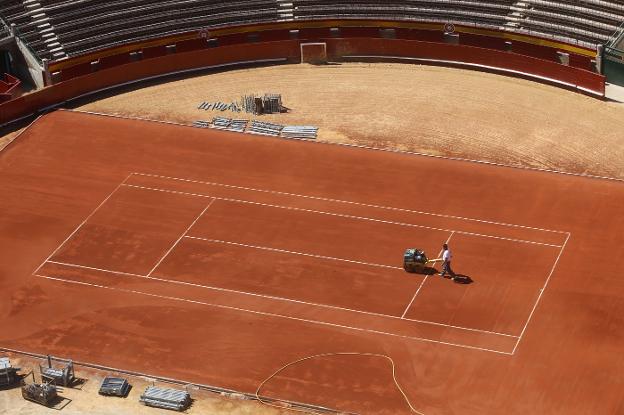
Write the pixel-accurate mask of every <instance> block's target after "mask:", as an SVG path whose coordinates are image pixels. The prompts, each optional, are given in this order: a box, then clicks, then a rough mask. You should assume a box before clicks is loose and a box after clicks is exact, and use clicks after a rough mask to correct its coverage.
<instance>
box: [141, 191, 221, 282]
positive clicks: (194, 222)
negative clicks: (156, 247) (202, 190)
mask: <svg viewBox="0 0 624 415" xmlns="http://www.w3.org/2000/svg"><path fill="white" fill-rule="evenodd" d="M214 201H215V199H214V198H213V199H212V200H211V201H210V203H208V205H207V206H206V207H205V208H204V210H202V211H201V213H200V214H199V215H198V216H197V217H196V218H195V220H194V221H193V222H192V223H191V224H190V225H189V226H188V228H186V229H185V230H184V233H183V234H182V235H180V237H179V238H178V239H177V240H176V241H175V243H174V244H173V245H172V246H171V248H169V250H168V251H167V252H165V255H163V256H162V258H160V260H159V261H158V262H157V263H156V265H154V268H152V269H151V270H150V272H148V273H147V276H148V277H149V276H150V275H152V273H153V272H154V271H155V270H156V268H158V266H159V265H160V264H161V263H162V262H163V261H164V260H165V258H167V256H168V255H169V254H170V253H171V251H173V249H174V248H175V247H176V246H177V245H178V243H180V241H181V240H182V238H184V237H185V236H186V234H188V232H189V231H190V230H191V228H192V227H193V226H195V224H196V223H197V221H198V220H199V219H200V218H201V217H202V216H204V213H206V211H207V210H208V209H210V206H212V204H213V203H214Z"/></svg>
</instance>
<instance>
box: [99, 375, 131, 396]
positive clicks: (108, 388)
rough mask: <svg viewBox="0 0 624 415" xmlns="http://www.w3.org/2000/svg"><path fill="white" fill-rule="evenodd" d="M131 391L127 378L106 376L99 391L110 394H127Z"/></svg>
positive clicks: (101, 393) (102, 393)
mask: <svg viewBox="0 0 624 415" xmlns="http://www.w3.org/2000/svg"><path fill="white" fill-rule="evenodd" d="M129 391H130V384H129V383H128V381H127V380H126V379H122V378H112V377H105V378H104V380H103V381H102V384H101V385H100V390H99V391H98V393H99V394H100V395H108V396H126V395H127V394H128V392H129Z"/></svg>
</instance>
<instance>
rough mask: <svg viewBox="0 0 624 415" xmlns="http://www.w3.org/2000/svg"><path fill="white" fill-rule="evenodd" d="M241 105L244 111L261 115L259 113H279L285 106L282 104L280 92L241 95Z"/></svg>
mask: <svg viewBox="0 0 624 415" xmlns="http://www.w3.org/2000/svg"><path fill="white" fill-rule="evenodd" d="M241 106H242V107H243V109H244V110H245V112H248V113H251V114H256V115H261V114H279V113H280V112H284V111H285V110H286V108H285V107H284V106H283V105H282V95H281V94H264V95H263V96H257V95H255V94H254V95H243V96H242V97H241Z"/></svg>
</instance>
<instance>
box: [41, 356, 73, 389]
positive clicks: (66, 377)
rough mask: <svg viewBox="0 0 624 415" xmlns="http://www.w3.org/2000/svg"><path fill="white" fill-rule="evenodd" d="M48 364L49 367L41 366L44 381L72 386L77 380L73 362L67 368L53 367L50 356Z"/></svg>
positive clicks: (47, 360) (68, 363)
mask: <svg viewBox="0 0 624 415" xmlns="http://www.w3.org/2000/svg"><path fill="white" fill-rule="evenodd" d="M46 363H47V367H45V366H42V365H39V370H40V371H41V378H42V379H44V380H47V381H49V382H52V383H54V384H55V385H62V386H70V385H71V384H72V383H73V382H74V380H75V379H76V378H75V377H74V364H73V362H72V361H71V360H70V361H69V362H67V364H66V365H65V366H61V367H52V358H51V357H50V356H48V357H47V359H46Z"/></svg>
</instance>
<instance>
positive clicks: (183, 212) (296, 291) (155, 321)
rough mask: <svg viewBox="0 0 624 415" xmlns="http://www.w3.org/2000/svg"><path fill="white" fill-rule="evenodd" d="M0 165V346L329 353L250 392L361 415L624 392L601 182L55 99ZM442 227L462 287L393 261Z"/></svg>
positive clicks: (185, 365)
mask: <svg viewBox="0 0 624 415" xmlns="http://www.w3.org/2000/svg"><path fill="white" fill-rule="evenodd" d="M0 171H1V173H2V175H1V177H0V186H1V187H0V189H1V191H2V194H3V195H5V196H6V197H5V199H4V205H5V206H4V208H3V211H4V216H3V217H2V219H1V222H2V224H3V228H4V229H5V230H6V232H4V233H3V235H2V236H0V238H1V239H0V241H1V245H0V246H1V248H2V250H1V253H0V255H2V257H3V261H2V265H1V266H2V276H3V278H2V280H3V284H4V285H5V286H6V287H8V288H6V289H5V290H7V292H8V293H10V294H11V296H10V298H11V301H10V302H9V303H5V304H4V305H3V307H2V315H3V316H4V317H3V318H2V324H3V325H6V324H9V325H10V326H11V327H12V331H11V333H12V335H11V336H10V337H6V336H3V337H4V338H2V339H1V344H0V346H2V347H7V348H12V349H18V350H23V351H28V352H35V353H53V354H55V355H58V356H65V357H71V358H74V359H76V360H79V361H83V362H90V363H95V364H101V365H105V366H109V367H118V368H124V369H127V370H134V371H139V372H142V373H150V374H153V375H158V376H166V377H170V378H176V379H181V380H185V381H189V382H196V383H202V384H211V385H215V386H220V387H226V388H231V389H235V390H240V391H243V392H254V391H255V390H256V388H257V387H258V386H260V384H261V383H262V382H263V381H264V380H265V379H267V377H269V376H270V375H271V374H273V373H275V372H276V371H278V370H279V369H280V368H282V367H285V366H287V365H289V364H290V363H292V362H295V361H297V360H299V359H305V358H307V357H310V356H314V355H320V354H327V355H326V356H321V357H318V358H312V359H307V360H304V361H302V362H301V363H299V364H294V365H292V366H288V367H286V368H285V370H283V371H279V372H278V373H277V374H276V376H275V377H271V378H270V379H269V380H268V381H267V382H266V383H265V384H263V387H262V391H261V393H262V394H263V395H266V396H271V397H274V398H279V399H285V400H294V401H300V402H306V403H311V404H315V405H321V406H325V407H331V408H336V409H338V410H342V411H349V412H357V413H375V414H386V413H387V414H400V413H410V411H411V412H412V413H414V412H415V413H422V414H427V415H429V414H439V413H458V412H459V413H501V411H503V412H508V413H520V412H523V411H524V412H526V411H529V412H533V413H561V412H562V411H563V412H565V413H576V412H575V411H578V413H587V412H588V411H589V412H591V413H617V408H618V405H621V404H622V398H621V396H619V391H621V389H619V388H618V387H617V386H618V382H610V383H609V384H608V385H606V384H603V385H602V386H600V385H601V383H602V381H601V380H600V378H599V376H598V374H599V373H600V371H602V373H604V370H606V368H607V367H608V370H609V371H612V370H614V367H620V368H621V367H622V365H624V362H623V361H622V358H621V357H619V356H618V357H616V358H613V359H615V360H616V361H615V362H614V361H613V360H611V361H609V360H607V359H605V360H604V361H601V359H603V358H604V357H603V356H604V353H608V352H609V350H611V349H612V348H615V347H616V346H617V345H618V340H617V338H615V337H614V338H610V337H609V335H608V334H609V327H610V325H612V324H613V322H611V323H610V318H616V317H615V315H616V314H614V313H615V311H616V310H620V309H621V307H623V306H624V305H623V303H622V301H621V298H620V300H619V301H616V299H612V300H611V301H602V300H604V299H605V297H604V296H609V293H611V292H612V290H615V291H616V292H617V288H614V287H619V288H624V284H623V283H622V282H621V279H617V278H616V275H617V271H618V270H620V271H621V270H622V268H624V264H623V263H622V259H620V258H622V256H620V257H619V258H615V259H614V260H613V261H606V262H605V261H600V260H599V258H600V256H601V255H602V254H601V252H602V251H603V250H606V249H608V246H613V245H614V244H615V245H616V246H617V249H620V250H621V246H622V244H621V242H622V241H621V239H622V236H621V235H622V232H621V231H622V230H624V229H623V228H624V224H623V223H622V219H621V218H620V216H619V215H617V214H616V213H617V212H618V211H619V210H620V208H619V207H620V206H622V202H623V200H622V199H624V197H623V196H624V192H623V191H622V189H623V188H622V184H621V183H619V182H616V181H609V180H602V179H590V178H581V177H574V176H565V175H562V174H555V173H548V172H540V171H533V170H522V169H513V168H508V167H499V166H492V165H487V164H480V163H474V162H465V161H456V160H449V159H443V158H434V157H425V156H418V155H410V154H404V153H393V152H383V151H375V150H371V149H364V148H356V147H348V146H338V145H329V144H318V143H310V142H302V141H292V140H290V141H289V140H281V139H274V138H267V137H258V136H249V135H239V134H234V133H226V132H217V131H213V130H210V131H207V130H200V129H195V128H189V127H183V126H178V125H173V124H165V123H157V122H149V121H142V120H132V119H119V118H111V117H105V116H99V115H93V114H85V113H76V112H70V111H59V112H55V113H52V114H49V115H46V116H45V117H43V118H42V119H40V120H39V121H37V122H36V123H35V124H34V125H33V126H31V127H30V128H29V129H28V130H27V131H26V132H25V133H23V134H22V136H21V137H19V138H18V140H17V141H16V142H15V143H13V144H12V145H11V146H10V147H9V148H8V149H7V150H6V151H4V152H3V153H2V154H0ZM444 242H448V243H449V244H450V245H451V247H452V249H453V251H454V254H455V260H454V268H455V271H456V272H457V273H459V274H462V275H463V276H465V277H469V279H470V280H469V281H471V283H469V284H458V283H453V282H452V281H450V280H448V279H444V278H441V277H439V276H437V275H420V274H409V273H406V272H405V271H404V270H403V268H402V254H403V251H404V250H405V249H406V248H408V247H418V248H421V249H424V250H425V251H426V252H427V253H428V254H429V255H430V256H436V255H437V254H438V252H439V251H440V247H441V245H442V243H444ZM597 259H598V260H597ZM618 295H619V294H618ZM618 298H619V297H618ZM601 299H602V300H601ZM596 316H602V317H603V318H599V319H596V318H595V317H596ZM605 316H607V317H606V318H605ZM603 334H604V336H603ZM332 353H338V355H330V354H332ZM341 353H342V354H341ZM356 353H359V354H360V355H357V354H356ZM381 356H386V357H388V358H390V359H391V360H392V362H393V363H394V365H395V366H396V380H397V381H398V383H399V385H400V386H401V388H402V389H403V391H404V392H405V395H406V396H405V397H403V396H402V395H401V393H400V391H399V389H398V388H397V386H396V385H395V383H394V381H393V377H392V368H391V366H390V365H389V364H388V360H387V359H383V358H380V357H381ZM617 359H619V360H617ZM594 371H595V372H594ZM619 382H620V383H621V381H619ZM619 386H621V385H619ZM594 387H600V389H599V390H600V393H601V398H600V399H595V398H591V395H592V394H593V393H594V392H595V390H598V389H594ZM520 397H522V399H520ZM406 398H407V399H406ZM408 403H409V404H411V405H412V408H413V409H412V410H410V407H409V404H408ZM620 409H621V407H620ZM590 410H591V411H590ZM610 410H611V412H609V411H610Z"/></svg>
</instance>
